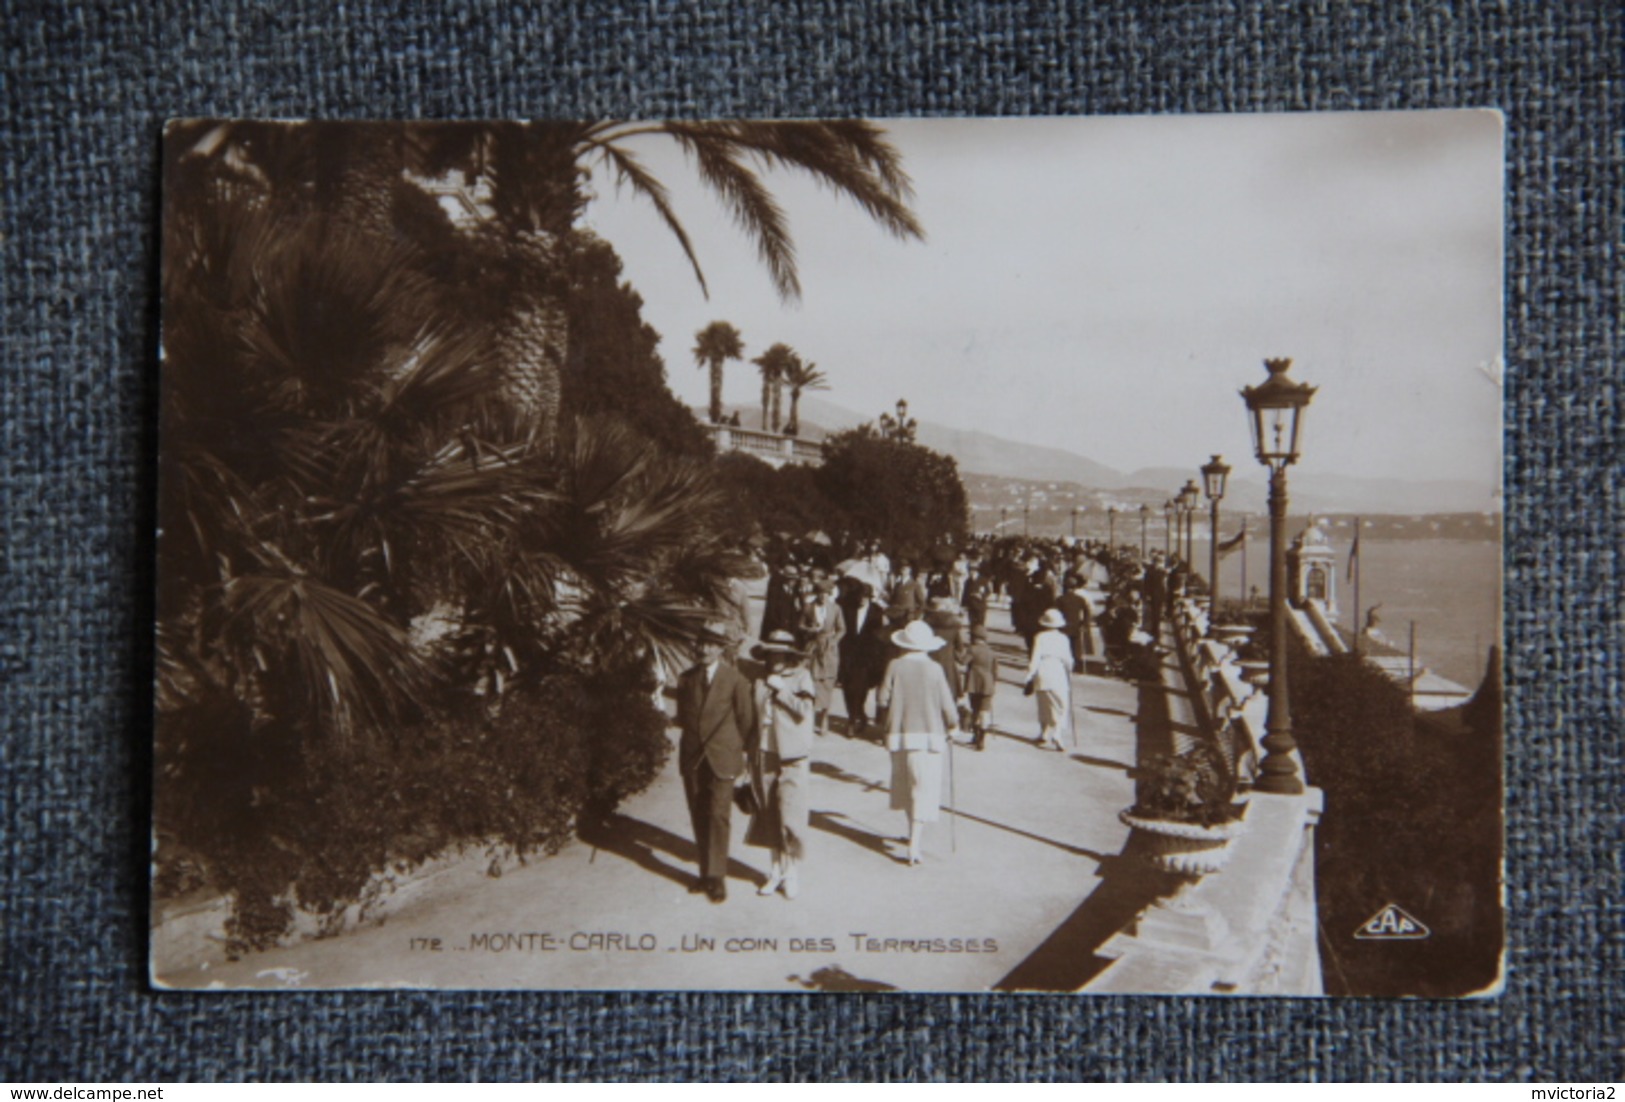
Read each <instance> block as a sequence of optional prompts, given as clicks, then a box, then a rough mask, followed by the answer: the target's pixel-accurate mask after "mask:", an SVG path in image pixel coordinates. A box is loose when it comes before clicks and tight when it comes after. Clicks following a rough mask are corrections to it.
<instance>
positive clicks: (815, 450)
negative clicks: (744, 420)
mask: <svg viewBox="0 0 1625 1102" xmlns="http://www.w3.org/2000/svg"><path fill="white" fill-rule="evenodd" d="M705 431H706V432H707V433H709V434H710V436H711V439H712V440H714V441H716V445H717V451H719V452H730V451H736V452H744V453H745V454H746V455H754V456H755V457H756V458H757V459H760V460H762V461H764V462H766V463H770V464H772V465H773V466H775V467H782V466H784V465H785V464H786V463H820V462H822V461H823V458H824V449H823V447H822V446H821V445H820V444H819V443H818V442H817V441H813V440H804V439H802V438H801V437H799V436H786V435H784V434H783V433H779V432H763V431H761V430H760V429H747V428H743V427H741V426H739V425H718V424H707V425H706V426H705Z"/></svg>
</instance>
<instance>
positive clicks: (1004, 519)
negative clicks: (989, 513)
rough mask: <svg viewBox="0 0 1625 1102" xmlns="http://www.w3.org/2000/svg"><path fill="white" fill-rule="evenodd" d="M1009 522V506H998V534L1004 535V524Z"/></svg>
mask: <svg viewBox="0 0 1625 1102" xmlns="http://www.w3.org/2000/svg"><path fill="white" fill-rule="evenodd" d="M1009 523H1010V506H1008V505H1001V506H999V535H1001V536H1002V535H1004V529H1005V526H1006V525H1008V524H1009Z"/></svg>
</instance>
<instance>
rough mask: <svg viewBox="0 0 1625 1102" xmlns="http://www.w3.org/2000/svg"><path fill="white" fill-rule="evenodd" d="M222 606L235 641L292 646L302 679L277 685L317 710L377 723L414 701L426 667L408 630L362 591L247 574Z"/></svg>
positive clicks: (247, 647)
mask: <svg viewBox="0 0 1625 1102" xmlns="http://www.w3.org/2000/svg"><path fill="white" fill-rule="evenodd" d="M222 612H223V615H224V621H223V631H224V634H225V635H226V636H227V638H228V639H229V640H230V641H231V643H232V644H233V645H234V646H235V648H237V649H240V650H243V651H252V650H254V649H256V648H266V647H270V646H278V645H280V646H285V647H286V648H287V649H288V650H289V651H290V652H291V658H292V660H293V661H292V665H293V669H294V670H296V671H297V676H298V684H297V685H277V686H273V690H274V691H276V692H277V693H278V694H279V695H280V694H283V693H289V692H291V693H292V694H293V695H294V696H295V697H297V698H301V699H302V701H303V703H304V705H305V707H306V708H308V709H311V710H313V711H314V712H316V713H320V714H327V715H338V716H358V717H363V718H364V719H366V720H367V721H369V722H371V723H374V724H378V723H383V722H385V721H387V720H388V718H389V717H390V716H392V715H394V714H397V713H398V712H399V711H401V710H402V709H403V708H404V707H406V706H407V705H408V704H410V703H413V702H414V701H415V698H416V695H417V691H418V689H419V687H420V682H421V674H422V670H421V667H420V665H419V663H418V660H417V658H416V656H415V654H414V653H413V651H412V647H411V644H410V642H409V640H408V639H407V636H406V633H405V632H404V631H402V630H401V629H400V628H398V627H397V626H396V625H395V624H394V623H392V622H391V621H390V620H388V619H387V618H385V617H384V616H382V615H381V614H380V613H379V612H378V610H377V609H375V608H374V607H373V606H371V605H369V604H368V603H367V602H365V601H363V600H360V599H359V598H357V597H353V596H351V595H350V594H348V593H344V592H342V591H340V590H337V589H334V588H332V587H330V586H327V585H324V584H322V583H321V582H319V581H316V580H314V579H312V578H308V577H300V576H297V575H290V574H243V575H239V576H237V577H235V578H233V579H231V580H230V581H229V582H228V583H227V584H226V586H225V588H224V591H223V595H222ZM288 672H292V671H288Z"/></svg>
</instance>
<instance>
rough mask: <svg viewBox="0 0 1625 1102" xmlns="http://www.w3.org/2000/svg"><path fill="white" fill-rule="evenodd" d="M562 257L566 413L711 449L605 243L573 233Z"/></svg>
mask: <svg viewBox="0 0 1625 1102" xmlns="http://www.w3.org/2000/svg"><path fill="white" fill-rule="evenodd" d="M567 244H568V247H567V248H566V249H565V250H564V255H563V257H562V273H563V278H564V302H565V314H566V317H567V319H568V322H569V333H570V339H569V350H568V353H567V355H566V357H565V360H564V386H563V401H564V412H565V414H566V416H568V415H571V414H576V415H585V416H615V417H619V418H621V419H622V420H624V421H626V422H627V423H628V424H629V425H631V426H632V427H633V428H635V429H636V430H637V431H638V432H640V433H642V434H643V435H644V436H646V437H648V438H649V439H650V440H652V441H654V442H655V443H656V444H658V445H660V446H661V447H662V448H664V449H665V450H667V451H669V452H671V453H673V454H675V455H683V456H698V457H705V456H710V455H714V454H715V453H716V448H715V446H714V445H713V444H712V443H711V438H710V437H709V436H707V435H706V433H705V430H704V429H703V428H701V426H700V423H699V422H698V421H697V420H696V419H695V417H694V414H693V412H692V411H691V410H690V409H689V408H688V406H687V405H685V404H684V403H683V402H681V401H679V400H678V399H677V397H676V396H675V395H673V394H672V392H671V389H670V388H669V387H668V386H667V384H666V365H665V362H664V361H663V360H662V359H661V358H660V354H659V352H658V351H656V349H657V348H658V347H659V344H660V334H659V333H657V332H655V330H654V328H653V327H652V326H650V325H649V324H648V323H647V322H645V321H644V320H643V296H642V295H640V294H638V292H637V291H636V290H634V289H633V287H632V285H631V284H630V283H627V282H626V281H625V280H623V279H622V278H621V260H620V257H619V256H617V255H616V254H615V250H614V249H613V248H612V247H611V246H610V244H609V243H608V242H606V241H604V240H602V239H600V238H597V237H594V236H592V235H590V234H586V233H577V234H574V235H572V236H571V237H570V238H569V239H568V241H567Z"/></svg>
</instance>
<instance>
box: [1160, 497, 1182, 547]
mask: <svg viewBox="0 0 1625 1102" xmlns="http://www.w3.org/2000/svg"><path fill="white" fill-rule="evenodd" d="M1178 509H1179V506H1177V505H1175V504H1174V499H1173V498H1169V499H1168V500H1167V501H1165V502H1163V503H1162V553H1163V555H1164V556H1167V555H1172V554H1173V553H1174V543H1173V539H1174V517H1175V516H1176V515H1177V512H1178Z"/></svg>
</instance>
